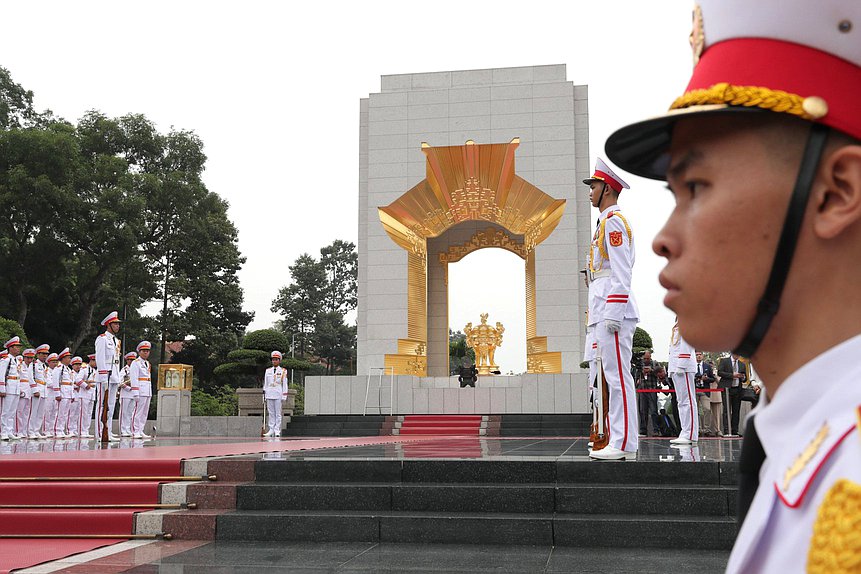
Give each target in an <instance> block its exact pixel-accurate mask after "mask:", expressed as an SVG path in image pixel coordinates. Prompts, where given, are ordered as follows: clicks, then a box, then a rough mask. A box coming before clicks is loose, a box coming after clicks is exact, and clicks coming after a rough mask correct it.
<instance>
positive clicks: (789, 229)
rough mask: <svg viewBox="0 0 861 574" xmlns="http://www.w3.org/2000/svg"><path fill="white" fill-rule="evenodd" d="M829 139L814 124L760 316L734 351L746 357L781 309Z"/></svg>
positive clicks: (796, 181) (825, 128)
mask: <svg viewBox="0 0 861 574" xmlns="http://www.w3.org/2000/svg"><path fill="white" fill-rule="evenodd" d="M827 141H828V127H827V126H824V125H822V124H813V126H812V127H811V129H810V135H809V136H808V137H807V144H806V146H805V148H804V156H802V158H801V166H800V167H799V168H798V177H797V178H796V179H795V188H794V189H793V190H792V197H791V198H790V200H789V209H788V210H787V212H786V219H785V220H784V222H783V230H782V231H781V233H780V241H779V242H778V244H777V251H776V252H775V254H774V262H773V263H772V265H771V275H770V276H769V277H768V284H767V285H766V287H765V293H764V294H763V296H762V298H761V299H760V300H759V304H758V305H757V307H756V316H755V317H754V318H753V322H752V323H751V325H750V328H749V329H748V331H747V334H746V335H745V336H744V338H743V339H742V340H741V343H739V344H738V345H737V346H736V348H735V349H734V350H733V353H736V354H737V355H740V356H742V357H751V356H753V354H754V353H756V350H757V349H758V348H759V345H760V344H761V343H762V340H763V338H765V335H766V333H768V329H769V327H770V326H771V321H772V320H773V319H774V316H775V315H777V311H778V309H780V297H781V295H782V293H783V287H784V285H786V276H787V275H788V274H789V268H790V267H791V265H792V257H793V255H794V254H795V247H796V245H797V244H798V234H799V232H800V231H801V223H802V221H803V220H804V212H805V211H806V209H807V200H808V199H809V197H810V187H811V185H812V184H813V178H814V177H815V176H816V169H817V167H818V166H819V160H820V159H821V157H822V150H824V149H825V143H826V142H827Z"/></svg>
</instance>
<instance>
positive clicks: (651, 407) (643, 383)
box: [637, 351, 660, 436]
mask: <svg viewBox="0 0 861 574" xmlns="http://www.w3.org/2000/svg"><path fill="white" fill-rule="evenodd" d="M656 367H657V365H656V363H655V361H653V360H652V353H651V352H650V351H646V352H645V353H644V354H643V358H642V364H641V365H640V369H639V373H638V374H639V377H638V378H637V389H638V390H640V389H643V390H653V389H657V388H658V375H657V373H656ZM637 404H638V407H639V411H640V435H641V436H647V435H648V436H656V435H660V429H659V428H658V423H657V416H658V394H657V393H637ZM650 423H651V424H650ZM649 427H651V432H649V430H650V428H649Z"/></svg>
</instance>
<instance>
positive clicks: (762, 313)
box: [606, 0, 861, 574]
mask: <svg viewBox="0 0 861 574" xmlns="http://www.w3.org/2000/svg"><path fill="white" fill-rule="evenodd" d="M691 45H692V46H693V48H694V61H695V67H694V70H693V75H692V77H691V80H690V83H689V84H688V87H687V89H686V90H685V92H684V93H683V94H682V95H681V96H680V97H679V98H678V99H676V100H675V102H673V103H672V105H671V111H670V113H669V114H667V115H665V116H662V117H657V118H652V119H650V120H645V121H642V122H639V123H636V124H632V125H629V126H627V127H624V128H621V129H620V130H618V131H616V132H615V133H614V134H612V135H611V136H610V138H609V139H608V141H607V145H606V150H607V153H608V154H609V157H610V158H611V159H612V160H613V161H614V162H615V163H616V165H618V166H620V167H621V168H623V169H626V170H628V171H630V172H631V173H634V174H637V175H640V176H643V177H647V178H652V179H657V180H666V181H667V182H668V183H669V188H670V189H671V191H672V193H673V195H674V197H675V207H674V209H673V211H672V212H671V214H670V216H669V219H668V221H667V223H666V224H665V226H664V227H663V229H662V230H661V231H660V232H659V233H658V235H657V236H656V237H655V240H654V243H653V248H654V250H655V252H656V253H658V254H659V255H661V256H662V257H665V258H666V259H667V265H666V267H665V268H664V269H663V271H662V272H661V274H660V282H661V284H662V285H663V286H664V287H665V288H666V289H667V294H666V297H665V299H664V303H665V304H666V306H667V307H669V308H670V309H672V310H673V311H675V312H676V314H677V315H678V318H679V329H680V331H681V333H682V335H683V336H684V338H685V339H686V340H688V341H689V342H690V343H691V344H693V345H694V346H696V348H698V349H700V348H702V349H710V350H719V349H733V350H734V351H735V352H736V354H738V355H740V356H742V357H749V358H750V359H751V362H752V364H753V365H754V366H755V368H756V371H757V372H758V373H759V374H760V376H761V377H762V381H763V383H764V385H765V392H764V393H761V395H762V394H765V395H766V396H765V397H764V398H762V397H761V398H760V400H759V404H758V406H757V408H756V409H755V410H753V411H752V412H751V414H750V416H749V417H748V419H747V428H746V429H745V432H744V444H743V447H742V452H741V457H740V464H739V477H738V481H739V495H738V501H739V512H738V518H739V520H740V521H741V522H742V526H741V530H740V531H739V533H738V536H737V538H736V541H735V545H734V547H733V551H732V554H731V556H730V559H729V564H728V565H727V572H729V573H730V574H735V573H739V572H744V573H757V572H798V571H806V572H811V573H820V572H829V573H835V572H858V571H859V570H861V536H859V524H861V432H859V425H861V383H859V380H861V368H859V361H858V357H859V355H861V290H859V289H858V285H859V284H861V266H859V265H858V261H859V260H861V113H859V112H858V94H859V93H861V2H857V1H855V0H821V1H819V2H810V1H809V0H784V1H783V2H774V1H771V2H749V1H742V0H700V2H699V5H698V6H697V7H696V9H695V11H694V31H693V33H692V34H691ZM706 268H708V269H710V270H714V269H717V270H718V273H720V274H721V277H720V278H719V279H718V280H715V277H714V274H713V273H709V272H707V271H705V269H706ZM754 493H755V494H754Z"/></svg>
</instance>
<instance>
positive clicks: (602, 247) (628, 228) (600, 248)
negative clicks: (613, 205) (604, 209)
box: [598, 211, 634, 259]
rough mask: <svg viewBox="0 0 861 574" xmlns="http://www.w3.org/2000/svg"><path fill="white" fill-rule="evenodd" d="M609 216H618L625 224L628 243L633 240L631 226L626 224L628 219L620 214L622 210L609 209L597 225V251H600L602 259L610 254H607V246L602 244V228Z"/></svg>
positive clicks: (607, 257) (608, 257)
mask: <svg viewBox="0 0 861 574" xmlns="http://www.w3.org/2000/svg"><path fill="white" fill-rule="evenodd" d="M611 217H618V218H619V219H621V220H622V224H623V225H624V226H625V231H626V232H627V233H628V243H631V242H632V241H633V240H634V237H633V234H632V233H631V226H630V225H628V220H627V219H625V218H624V217H623V216H622V212H621V211H611V212H610V213H608V214H607V217H605V218H604V219H602V220H601V224H600V225H599V226H598V253H600V254H601V257H603V258H604V259H610V256H609V255H608V254H607V247H606V246H605V245H604V228H605V227H606V226H607V220H608V219H610V218H611Z"/></svg>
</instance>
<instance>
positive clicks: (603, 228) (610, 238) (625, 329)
mask: <svg viewBox="0 0 861 574" xmlns="http://www.w3.org/2000/svg"><path fill="white" fill-rule="evenodd" d="M583 183H585V184H586V185H588V186H589V199H590V201H591V202H592V207H596V208H598V210H599V211H600V212H601V215H600V216H599V218H598V226H597V228H596V229H595V234H594V236H593V238H592V243H591V245H590V247H589V270H588V275H587V277H588V280H589V327H590V328H591V329H593V330H594V337H595V342H596V343H597V349H596V352H597V353H600V356H601V366H602V368H603V376H604V381H605V384H606V385H607V389H608V391H609V402H610V404H609V405H608V406H607V408H608V411H607V412H608V415H609V424H610V429H609V430H610V437H609V441H608V444H607V446H606V447H604V448H601V449H600V450H597V449H596V450H592V451H590V453H589V456H591V457H592V458H597V459H603V460H618V459H624V458H628V459H631V458H636V456H637V449H638V447H639V437H638V435H637V432H638V430H639V428H640V427H639V422H638V421H637V395H636V390H635V389H634V377H633V375H631V367H630V365H631V353H632V347H633V344H634V330H635V329H636V328H637V321H638V318H639V312H638V311H637V303H636V301H635V299H634V295H633V293H631V272H632V268H633V266H634V238H633V234H632V233H631V226H630V224H629V223H628V220H627V219H626V218H625V217H624V216H623V215H622V212H621V211H619V206H618V205H617V201H618V199H619V194H620V193H621V191H622V190H623V189H630V186H628V184H627V183H625V182H624V181H623V180H622V178H620V177H619V176H618V175H616V174H615V173H614V172H613V170H612V169H610V167H609V166H608V165H607V164H606V163H604V161H602V160H601V158H598V161H597V164H596V165H595V172H594V174H593V175H592V177H590V178H587V179H584V180H583Z"/></svg>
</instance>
